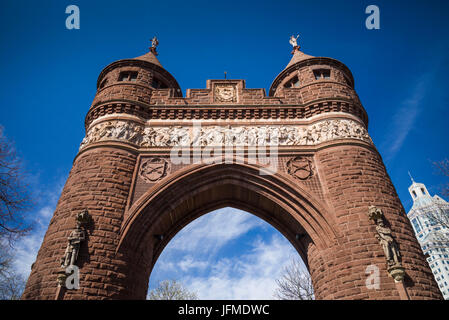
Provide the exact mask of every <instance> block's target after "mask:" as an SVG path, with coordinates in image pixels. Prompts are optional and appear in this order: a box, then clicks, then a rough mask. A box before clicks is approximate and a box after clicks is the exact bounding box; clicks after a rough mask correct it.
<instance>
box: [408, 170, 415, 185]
mask: <svg viewBox="0 0 449 320" xmlns="http://www.w3.org/2000/svg"><path fill="white" fill-rule="evenodd" d="M408 175H409V176H410V179H412V183H415V180H413V177H412V175H411V174H410V171H408Z"/></svg>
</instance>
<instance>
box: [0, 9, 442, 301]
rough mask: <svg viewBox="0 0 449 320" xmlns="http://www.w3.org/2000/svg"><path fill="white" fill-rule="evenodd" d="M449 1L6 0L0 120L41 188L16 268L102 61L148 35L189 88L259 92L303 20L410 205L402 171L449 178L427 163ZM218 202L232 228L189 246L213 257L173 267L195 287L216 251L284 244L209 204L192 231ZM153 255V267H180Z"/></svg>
mask: <svg viewBox="0 0 449 320" xmlns="http://www.w3.org/2000/svg"><path fill="white" fill-rule="evenodd" d="M71 4H75V5H78V6H79V8H80V12H81V24H80V27H81V28H80V30H67V29H66V28H65V19H66V17H67V14H65V8H66V7H67V6H68V5H71ZM370 4H375V5H377V6H378V7H379V8H380V17H381V22H380V27H381V29H380V30H367V29H366V28H365V19H366V17H367V15H366V14H365V8H366V7H367V6H368V5H370ZM448 9H449V3H448V2H447V1H444V0H442V1H437V0H431V1H392V0H389V1H377V0H374V1H358V0H344V1H343V0H342V1H324V0H322V1H301V0H296V1H260V0H259V1H232V0H231V1H223V2H216V1H170V2H165V1H133V0H128V1H61V0H58V1H48V0H47V1H20V0H14V1H12V0H7V1H2V2H1V4H0V39H1V41H2V50H1V51H0V66H1V70H2V71H3V76H2V77H1V79H0V84H1V85H0V88H1V90H0V101H1V108H2V112H1V119H0V124H1V125H2V126H3V127H4V128H5V134H6V135H7V137H8V138H10V139H12V140H13V141H14V142H15V144H16V148H17V150H18V153H19V154H20V156H21V157H22V159H23V161H24V164H25V168H26V170H27V172H28V173H29V183H30V185H31V187H32V189H33V190H35V192H36V194H37V195H38V199H39V200H38V203H37V205H36V208H35V210H34V211H33V212H32V213H31V214H30V217H32V219H33V220H35V221H36V229H35V232H34V233H33V234H31V235H30V236H29V237H28V238H26V239H24V240H23V241H22V242H21V243H20V246H21V247H20V248H19V249H18V254H19V255H21V256H20V259H19V260H20V261H18V264H17V265H18V269H19V270H21V272H23V273H24V274H27V273H28V272H29V265H30V264H31V263H32V262H33V261H34V257H35V254H36V252H37V249H38V248H39V246H40V241H41V239H42V236H43V232H45V229H46V227H47V225H48V222H49V219H50V218H51V215H52V213H53V210H54V207H55V206H56V202H57V199H58V197H59V193H60V191H61V190H62V187H63V185H64V183H65V179H66V178H67V176H68V173H69V170H70V168H71V165H72V161H73V159H74V157H75V155H76V153H77V151H78V147H79V143H80V142H81V140H82V138H83V136H84V128H83V123H84V117H85V115H86V113H87V110H88V108H89V106H90V104H91V102H92V100H93V98H94V95H95V85H96V80H97V77H98V75H99V73H100V72H101V70H102V68H104V67H105V66H106V65H107V64H109V63H111V62H113V61H115V60H118V59H123V58H132V57H137V56H140V55H142V54H144V53H145V52H147V48H148V46H149V44H150V41H149V39H151V38H152V37H153V36H154V35H156V36H157V37H158V38H159V41H160V45H159V47H158V51H159V54H160V55H159V57H158V58H159V60H160V62H161V63H162V65H163V66H164V67H165V68H166V69H167V70H168V71H169V72H170V73H171V74H172V75H173V76H174V77H175V78H176V79H177V80H178V82H179V84H180V86H181V88H182V89H183V92H184V93H185V90H186V89H187V88H204V87H205V84H206V80H207V79H215V78H222V77H223V73H224V71H227V73H228V78H233V79H245V80H246V85H247V87H248V88H265V89H266V90H267V91H268V88H269V86H270V84H271V82H272V81H273V79H274V78H275V77H276V75H277V74H278V73H279V72H281V71H282V69H283V68H284V67H285V66H286V65H287V63H288V62H289V60H290V57H291V56H290V51H291V47H290V45H289V43H288V39H289V37H290V35H292V34H298V33H299V34H300V44H301V46H302V50H303V51H304V52H305V53H307V54H310V55H313V56H327V57H332V58H335V59H338V60H340V61H342V62H343V63H345V64H346V65H347V66H348V67H349V68H350V69H351V71H352V72H353V75H354V78H355V87H356V90H357V93H358V94H359V96H360V99H361V101H362V103H363V105H364V107H365V109H366V110H367V112H368V116H369V133H370V135H371V137H372V138H373V140H374V142H375V144H376V146H377V148H378V150H379V152H380V153H381V155H382V156H383V158H384V161H385V164H386V167H387V170H388V173H389V174H390V176H391V179H392V180H393V183H394V185H395V187H396V190H397V192H398V194H399V197H400V198H401V200H402V203H403V204H404V207H405V208H406V210H408V209H409V208H410V207H411V204H412V202H411V198H410V196H409V194H408V191H407V188H408V186H409V184H410V180H409V178H408V175H407V171H408V170H410V171H411V173H412V174H413V176H414V178H415V180H416V181H419V182H423V183H425V184H426V185H427V187H428V189H429V191H430V192H431V193H438V192H439V191H440V188H441V187H442V186H443V185H444V184H445V183H446V181H447V179H446V178H444V177H443V176H439V175H437V174H436V172H435V170H434V169H433V168H432V165H431V161H438V160H442V159H444V158H445V157H448V156H449V143H448V142H447V137H448V131H449V130H448V125H447V120H448V119H449V108H448V81H447V74H448V73H449V63H448V62H449V56H448V54H447V52H448V49H449V40H448V39H449V37H448V31H449V21H448V19H447V12H448ZM220 214H222V216H223V217H224V215H228V216H232V217H233V218H232V219H233V220H232V221H233V222H235V224H236V225H231V224H230V225H229V229H232V228H235V229H236V230H237V231H238V232H237V231H236V232H237V233H236V234H235V236H234V237H233V238H232V239H229V241H227V242H223V243H221V242H220V243H218V244H217V245H216V246H215V247H212V249H210V250H211V251H210V253H209V254H207V253H204V255H203V256H195V255H191V258H192V260H190V261H196V262H198V261H199V262H204V261H207V262H208V263H209V267H207V268H205V269H201V270H200V269H198V268H187V267H185V270H187V271H188V272H187V273H184V275H183V277H184V279H188V282H189V285H190V286H191V287H192V288H196V290H198V291H199V292H201V293H203V294H204V295H206V294H208V293H207V288H206V289H205V288H204V287H201V285H200V283H201V281H200V280H201V279H203V280H204V279H212V277H213V275H214V273H213V270H212V266H216V265H217V263H219V262H221V263H224V262H226V261H227V263H229V266H235V265H236V264H235V263H234V262H235V261H243V262H242V263H244V262H247V265H257V263H256V262H257V261H262V260H257V259H258V257H261V259H262V256H261V255H260V254H259V256H258V255H257V252H259V253H260V251H258V250H259V249H260V248H265V251H270V249H268V247H269V248H277V247H276V246H277V245H279V246H283V248H286V249H285V252H286V255H285V256H283V257H282V258H279V260H283V259H284V258H285V257H288V256H289V254H290V251H288V250H290V249H292V248H291V246H290V245H289V244H288V243H287V242H286V240H285V239H284V238H282V236H280V235H279V234H278V233H276V231H274V230H273V229H272V228H271V227H270V226H268V225H263V223H262V224H261V225H260V223H261V222H260V220H258V219H257V218H254V217H253V216H249V215H245V214H242V213H236V212H233V213H232V212H231V213H230V212H221V213H220V212H219V213H214V214H210V215H206V216H204V217H203V218H201V219H200V220H198V221H196V222H195V224H197V226H196V228H198V230H200V231H198V232H201V227H202V225H204V224H207V225H208V226H209V227H210V228H212V229H213V228H216V226H218V225H219V224H216V223H221V220H220V218H216V219H218V220H216V221H215V220H214V219H212V218H210V217H214V216H217V217H219V216H220ZM209 216H210V217H209ZM245 217H246V218H245ZM221 219H222V220H223V221H230V220H229V218H226V219H225V218H221ZM214 221H215V223H214ZM217 221H218V222H217ZM195 224H193V227H195ZM239 224H242V225H243V227H241V226H239ZM193 227H192V228H193ZM188 228H190V226H189V227H188ZM184 230H185V229H184ZM184 230H183V231H181V233H180V234H179V235H178V237H182V236H183V232H185V231H184ZM176 239H177V238H175V239H174V240H173V241H172V243H173V244H172V243H170V245H169V247H167V249H166V250H165V251H164V253H163V254H162V256H161V258H160V260H161V261H169V262H170V261H171V262H173V263H175V264H176V263H178V264H179V262H180V261H183V260H182V259H183V257H184V258H185V256H188V255H190V254H193V251H192V252H191V251H189V250H191V249H185V250H187V251H182V252H179V251H178V253H176V252H177V251H176V250H179V248H177V247H176V243H177V242H176ZM276 241H279V242H276ZM198 245H199V246H201V244H198ZM172 246H173V248H172ZM264 246H268V247H264ZM288 248H290V249H288ZM200 251H201V250H200ZM201 252H203V251H201ZM252 253H254V255H251V254H252ZM223 259H225V260H223ZM226 259H228V260H226ZM176 261H177V262H176ZM233 261H234V262H233ZM159 264H161V263H159V262H158V264H157V266H156V269H155V270H154V272H153V277H154V278H155V279H156V278H158V277H159V278H161V279H162V278H163V277H165V276H176V275H177V274H172V273H170V272H172V271H170V270H164V269H163V268H162V266H159ZM161 265H162V264H161ZM166 265H167V266H168V265H169V264H168V263H166ZM187 265H188V261H187V260H186V262H185V263H184V266H187ZM242 266H243V267H242V269H241V270H246V269H245V264H243V265H242ZM178 269H180V267H179V268H178ZM189 270H190V271H189ZM223 270H225V268H223ZM229 270H231V269H229ZM234 271H235V270H234ZM164 272H165V273H164ZM232 274H239V276H238V277H237V278H235V279H234V280H235V281H234V282H233V283H237V284H238V283H239V281H238V280H239V279H242V278H244V277H245V276H248V277H249V275H250V274H251V272H249V273H245V272H243V271H241V272H240V273H239V272H231V271H229V279H231V278H232V277H231V275H232ZM254 274H257V272H256V271H255V272H254ZM220 276H221V277H222V278H224V279H226V277H225V275H223V274H221V275H220ZM260 277H261V278H262V277H263V273H261V274H260ZM273 277H274V275H273ZM256 278H257V277H256ZM195 279H200V280H198V281H196V280H195ZM231 280H232V279H231ZM247 280H248V279H247ZM152 281H153V279H152ZM205 281H206V280H204V281H202V282H205ZM256 282H257V281H256ZM242 290H243V289H242ZM212 291H214V290H212ZM216 291H218V290H216ZM250 291H251V290H250ZM259 291H260V290H259ZM252 292H253V293H252V294H253V295H251V293H248V295H247V296H242V295H241V294H243V293H244V290H243V291H238V290H237V289H236V291H235V295H234V296H235V297H246V298H251V297H254V296H256V295H257V289H256V288H254V289H253V290H252ZM210 294H211V293H210ZM223 294H225V293H223ZM207 297H209V298H213V297H212V296H207ZM220 297H223V298H226V297H229V296H225V295H222V296H220Z"/></svg>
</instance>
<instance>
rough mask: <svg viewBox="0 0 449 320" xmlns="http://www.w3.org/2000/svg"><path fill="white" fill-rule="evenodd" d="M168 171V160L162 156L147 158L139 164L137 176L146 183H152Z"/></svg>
mask: <svg viewBox="0 0 449 320" xmlns="http://www.w3.org/2000/svg"><path fill="white" fill-rule="evenodd" d="M169 172H170V162H169V161H167V160H165V159H164V158H159V157H157V158H151V159H147V160H145V161H144V162H142V164H141V165H140V169H139V176H140V177H141V178H142V179H143V180H144V181H145V182H147V183H154V182H157V181H159V180H161V179H162V178H164V177H165V176H166V175H167V174H168V173H169Z"/></svg>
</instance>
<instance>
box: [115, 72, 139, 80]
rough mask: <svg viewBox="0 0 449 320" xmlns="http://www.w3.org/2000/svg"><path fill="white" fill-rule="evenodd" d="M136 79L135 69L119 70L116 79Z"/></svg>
mask: <svg viewBox="0 0 449 320" xmlns="http://www.w3.org/2000/svg"><path fill="white" fill-rule="evenodd" d="M136 80H137V72H135V71H123V72H120V75H119V77H118V81H132V82H136Z"/></svg>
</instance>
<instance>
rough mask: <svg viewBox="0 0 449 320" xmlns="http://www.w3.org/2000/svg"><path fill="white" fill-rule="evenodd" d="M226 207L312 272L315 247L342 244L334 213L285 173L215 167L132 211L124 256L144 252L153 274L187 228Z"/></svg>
mask: <svg viewBox="0 0 449 320" xmlns="http://www.w3.org/2000/svg"><path fill="white" fill-rule="evenodd" d="M223 207H234V208H237V209H241V210H244V211H247V212H249V213H252V214H254V215H256V216H257V217H259V218H261V219H263V220H264V221H266V222H267V223H269V224H270V225H272V226H273V227H274V228H276V229H277V230H278V231H279V232H281V233H282V234H283V235H284V236H285V237H286V238H287V239H288V240H289V241H290V243H291V244H292V245H293V247H294V248H295V249H296V250H297V252H298V253H299V255H300V256H301V257H302V259H303V261H304V263H305V264H306V266H307V265H308V257H307V252H308V247H309V245H310V244H312V243H313V244H314V245H315V246H316V247H317V248H321V249H324V248H327V247H329V246H331V245H333V244H334V243H335V241H336V239H337V234H336V231H335V229H334V225H333V223H332V221H333V218H332V217H331V215H330V214H329V212H328V210H327V209H325V206H324V205H323V204H321V203H319V202H318V201H316V200H315V199H314V197H313V196H312V195H311V194H310V193H308V192H307V191H305V190H303V189H302V188H301V187H300V186H299V185H298V184H297V182H296V181H293V180H292V179H291V178H289V177H287V176H284V175H283V174H281V173H279V172H278V173H276V174H274V175H260V172H259V168H257V167H255V166H250V165H238V164H214V165H197V166H190V167H188V168H185V169H183V170H181V171H180V172H178V173H176V174H175V175H173V177H171V178H170V179H169V180H168V181H164V183H160V184H158V185H157V186H154V187H153V188H151V189H150V190H148V191H147V192H146V193H145V194H144V195H143V196H142V197H141V198H140V199H139V200H138V201H137V202H136V203H135V204H134V205H133V207H131V208H130V210H129V215H128V217H129V218H128V219H127V220H126V221H125V222H124V227H123V228H122V238H121V241H120V245H119V248H118V251H120V250H127V251H129V250H132V251H133V252H139V253H140V254H139V255H140V257H145V258H143V259H146V260H147V261H145V262H142V263H143V264H145V265H148V267H149V268H150V270H149V272H151V269H152V268H153V266H154V264H155V263H156V260H157V258H158V257H159V255H160V254H161V252H162V251H163V249H164V248H165V246H166V245H167V244H168V243H169V241H170V240H171V239H172V238H173V237H174V236H175V235H176V234H177V233H178V232H179V231H180V230H181V229H182V228H184V227H185V226H186V225H187V224H189V223H190V222H192V221H193V220H195V219H197V218H198V217H200V216H202V215H204V214H206V213H208V212H211V211H213V210H216V209H220V208H223ZM224 227H225V226H224ZM161 236H162V237H161ZM161 238H162V239H161ZM124 248H126V249H124ZM141 259H142V258H141ZM148 260H151V261H148Z"/></svg>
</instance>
